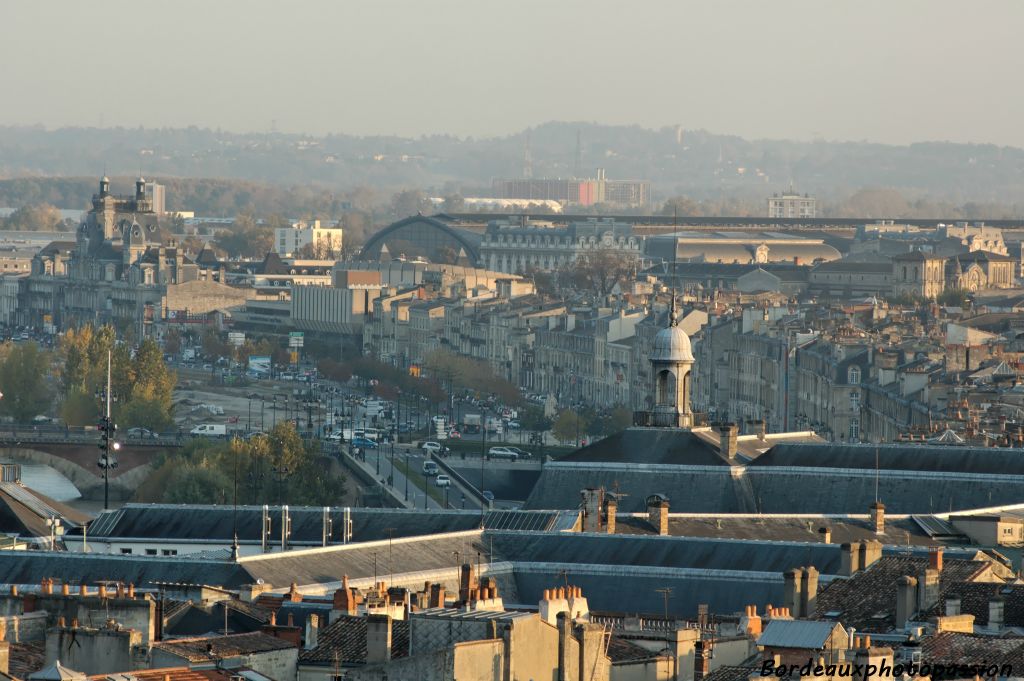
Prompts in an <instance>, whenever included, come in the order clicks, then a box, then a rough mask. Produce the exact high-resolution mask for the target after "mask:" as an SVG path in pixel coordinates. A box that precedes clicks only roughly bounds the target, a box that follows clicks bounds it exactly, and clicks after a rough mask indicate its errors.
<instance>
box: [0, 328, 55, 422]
mask: <svg viewBox="0 0 1024 681" xmlns="http://www.w3.org/2000/svg"><path fill="white" fill-rule="evenodd" d="M4 351H5V355H6V356H5V357H4V358H3V363H2V364H0V392H3V398H2V399H0V413H3V414H5V415H6V416H10V417H12V418H13V419H14V420H15V421H16V422H19V423H26V422H28V421H31V420H32V418H33V417H35V416H37V415H39V414H43V413H45V412H46V410H47V408H48V407H49V406H50V389H49V385H48V383H47V381H46V378H47V376H48V374H49V372H50V357H49V355H47V354H46V353H45V352H43V351H41V350H40V349H39V346H38V345H36V344H35V343H21V344H18V345H15V346H13V347H12V346H10V345H8V346H7V347H5V348H4Z"/></svg>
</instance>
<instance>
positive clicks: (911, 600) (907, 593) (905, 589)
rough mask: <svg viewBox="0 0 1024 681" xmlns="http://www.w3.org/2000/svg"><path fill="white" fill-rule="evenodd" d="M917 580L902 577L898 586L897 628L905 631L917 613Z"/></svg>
mask: <svg viewBox="0 0 1024 681" xmlns="http://www.w3.org/2000/svg"><path fill="white" fill-rule="evenodd" d="M916 605H917V580H916V579H914V578H913V577H910V576H906V577H902V578H901V579H900V580H899V582H898V583H897V584H896V622H895V625H896V628H897V629H903V628H905V627H906V626H907V622H909V621H910V618H912V617H913V616H914V613H915V612H916V611H917V608H916Z"/></svg>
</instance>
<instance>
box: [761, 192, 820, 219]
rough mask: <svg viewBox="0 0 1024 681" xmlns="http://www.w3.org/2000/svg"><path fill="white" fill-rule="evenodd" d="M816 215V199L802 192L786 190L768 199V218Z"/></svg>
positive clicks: (811, 216)
mask: <svg viewBox="0 0 1024 681" xmlns="http://www.w3.org/2000/svg"><path fill="white" fill-rule="evenodd" d="M817 215H818V200H817V199H815V198H813V197H811V196H808V195H807V194H804V195H803V196H800V195H799V194H796V193H793V192H788V193H783V194H775V195H773V196H771V197H770V198H769V199H768V217H770V218H813V217H817Z"/></svg>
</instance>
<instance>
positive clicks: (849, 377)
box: [846, 367, 860, 385]
mask: <svg viewBox="0 0 1024 681" xmlns="http://www.w3.org/2000/svg"><path fill="white" fill-rule="evenodd" d="M846 382H847V383H851V384H854V385H856V384H858V383H860V367H850V368H849V370H848V371H847V372H846Z"/></svg>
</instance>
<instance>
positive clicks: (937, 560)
mask: <svg viewBox="0 0 1024 681" xmlns="http://www.w3.org/2000/svg"><path fill="white" fill-rule="evenodd" d="M928 568H929V569H931V570H935V571H936V572H940V573H941V572H942V547H941V546H933V547H931V548H929V549H928Z"/></svg>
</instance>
